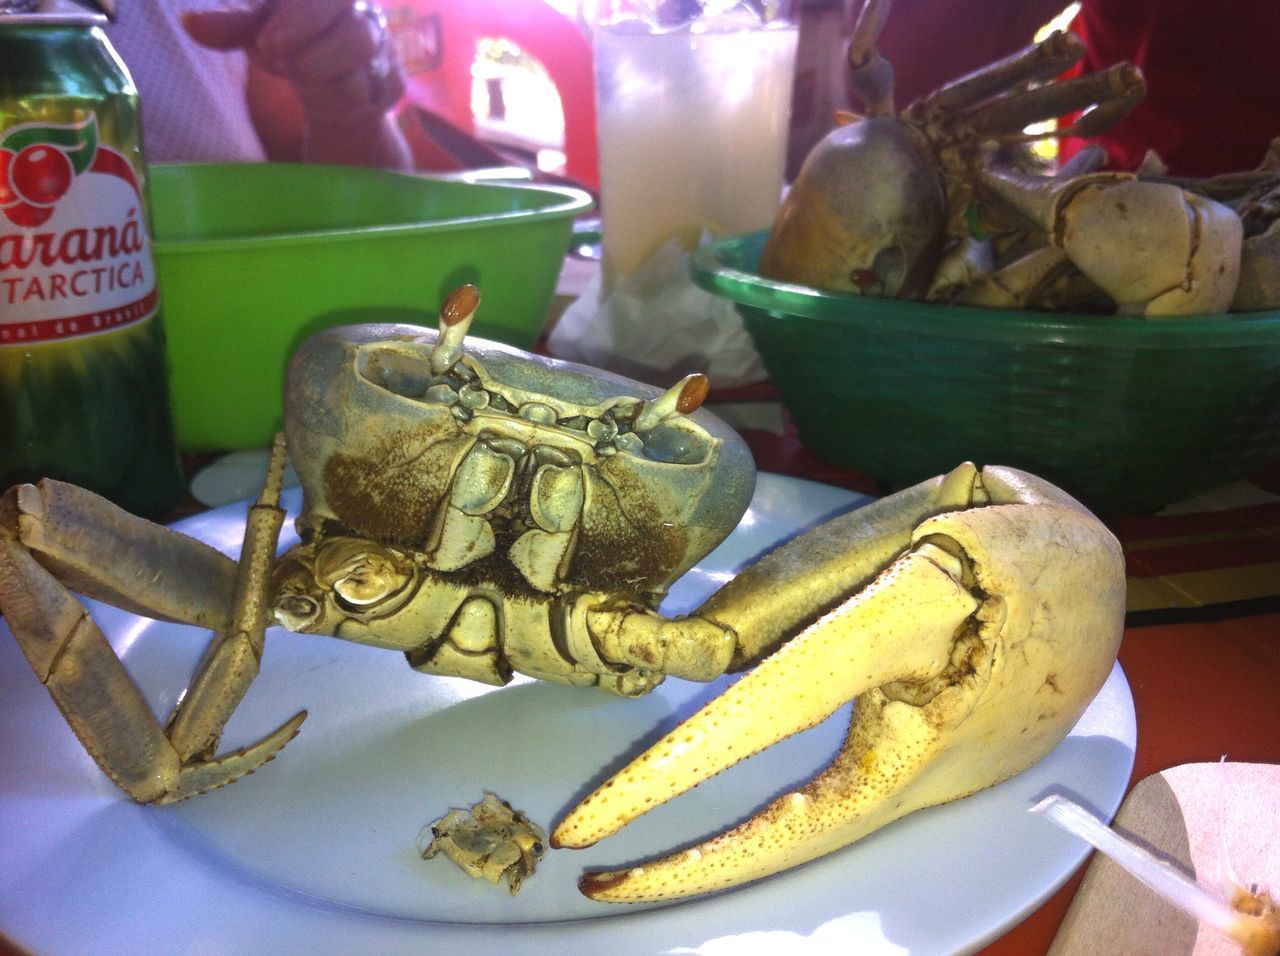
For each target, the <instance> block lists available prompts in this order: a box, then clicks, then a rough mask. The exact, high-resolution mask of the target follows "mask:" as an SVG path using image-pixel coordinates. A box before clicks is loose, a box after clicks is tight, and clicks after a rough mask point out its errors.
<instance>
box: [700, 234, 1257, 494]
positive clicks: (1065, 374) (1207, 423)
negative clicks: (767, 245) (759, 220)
mask: <svg viewBox="0 0 1280 956" xmlns="http://www.w3.org/2000/svg"><path fill="white" fill-rule="evenodd" d="M764 238H765V236H764V234H763V233H761V234H755V235H751V236H743V237H739V238H735V239H729V240H725V241H722V242H717V243H713V244H710V245H707V246H704V247H702V248H701V249H699V250H698V251H697V252H696V253H695V255H694V266H693V268H694V278H695V281H696V282H697V283H698V284H700V285H701V286H702V287H703V288H706V289H708V290H709V291H711V292H713V293H715V294H717V295H720V296H723V297H725V298H728V299H730V300H732V301H733V302H734V303H736V305H737V307H738V310H739V311H740V312H741V314H742V316H743V319H744V321H745V323H746V326H747V329H748V331H749V332H750V334H751V336H752V338H753V339H754V341H755V344H756V347H757V349H758V350H759V352H760V354H761V357H762V358H763V360H764V363H765V366H766V367H767V369H768V371H769V374H770V376H771V377H772V379H773V381H774V383H775V385H776V387H777V389H778V391H779V394H780V395H781V397H782V400H783V402H784V404H785V405H786V407H787V409H788V411H789V412H790V414H791V417H792V420H793V421H794V422H795V425H796V430H797V432H798V433H799V436H800V440H801V441H802V442H803V443H804V444H805V445H806V446H807V447H809V448H810V449H811V450H812V451H814V452H815V453H817V454H818V455H820V456H821V457H823V458H825V459H827V460H828V461H831V462H834V463H836V464H839V465H843V466H846V467H849V468H853V469H856V470H858V471H861V472H863V473H865V474H868V475H870V476H872V477H874V478H876V479H879V480H880V481H882V482H883V483H885V484H886V485H887V486H889V487H890V488H900V487H903V486H906V485H909V484H912V483H913V482H916V481H920V480H922V479H924V478H927V477H930V476H932V475H937V474H940V473H942V472H944V471H946V470H947V469H949V468H952V467H954V466H955V465H956V464H958V463H959V462H961V461H974V462H976V463H978V464H987V463H992V464H1004V465H1013V466H1016V467H1020V468H1023V469H1026V470H1028V471H1031V472H1033V473H1035V474H1038V475H1040V476H1041V477H1043V478H1046V479H1048V480H1050V481H1052V482H1054V483H1055V484H1057V485H1059V486H1060V487H1062V488H1064V489H1065V490H1066V491H1068V492H1070V493H1071V494H1073V495H1075V496H1076V497H1078V498H1079V499H1081V500H1082V501H1083V502H1085V503H1086V504H1087V505H1089V506H1090V507H1091V508H1093V509H1095V510H1097V511H1101V512H1118V511H1148V510H1154V509H1157V508H1160V507H1162V506H1163V505H1166V504H1169V503H1171V502H1175V501H1178V500H1180V499H1182V498H1185V497H1187V496H1189V495H1192V494H1195V493H1197V492H1200V491H1204V490H1207V489H1209V488H1212V487H1214V486H1216V485H1219V484H1222V483H1224V482H1227V481H1232V480H1235V479H1239V478H1244V477H1248V476H1249V475H1250V474H1253V473H1255V472H1256V470H1257V469H1259V468H1260V467H1262V466H1265V465H1268V464H1269V463H1271V462H1273V461H1274V460H1276V459H1277V457H1280V313H1277V312H1256V313H1244V314H1239V315H1222V316H1205V317H1194V318H1178V319H1141V318H1117V317H1108V316H1084V315H1058V314H1045V313H1033V312H1018V311H1006V310H994V309H977V308H961V307H946V306H936V305H929V304H925V303H916V302H901V301H896V300H891V299H873V298H859V297H856V296H848V295H842V294H837V293H826V292H820V291H818V290H815V289H812V288H809V287H807V286H800V285H791V284H787V283H780V282H773V281H770V280H768V279H765V278H762V277H761V276H759V275H757V274H756V272H755V269H756V265H757V263H758V261H759V257H760V250H761V248H762V247H763V245H764Z"/></svg>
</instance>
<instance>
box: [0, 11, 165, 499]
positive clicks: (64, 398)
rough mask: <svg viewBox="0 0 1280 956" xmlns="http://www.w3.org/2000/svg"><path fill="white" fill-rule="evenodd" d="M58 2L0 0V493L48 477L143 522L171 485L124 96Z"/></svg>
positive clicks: (105, 49) (147, 262)
mask: <svg viewBox="0 0 1280 956" xmlns="http://www.w3.org/2000/svg"><path fill="white" fill-rule="evenodd" d="M105 22H106V17H105V15H104V14H103V13H102V12H101V11H99V10H96V9H92V8H89V7H86V6H82V5H80V4H78V3H74V2H71V0H0V491H3V490H4V489H5V488H7V487H8V486H9V485H11V484H15V483H17V482H21V481H34V480H36V479H39V478H43V477H51V478H58V479H61V480H64V481H69V482H73V483H75V484H78V485H82V486H84V487H86V488H90V489H92V490H94V491H97V492H98V493H100V494H102V495H104V496H106V497H108V498H110V499H112V500H113V501H115V502H116V503H118V504H120V505H122V506H123V507H124V508H126V509H128V510H129V511H132V512H134V513H136V514H141V515H145V516H147V517H161V516H164V515H166V514H168V513H169V512H170V510H171V509H172V507H173V506H174V505H175V504H176V503H177V501H178V500H179V498H180V497H181V496H182V494H183V480H182V475H181V471H180V468H179V463H178V454H177V449H176V445H175V441H174V433H173V426H172V420H171V415H170V407H169V386H168V368H167V364H166V358H165V346H164V331H163V323H162V320H161V313H160V304H159V298H158V290H157V287H156V271H155V264H154V261H153V259H152V253H151V237H150V228H149V223H148V216H147V199H146V196H147V194H146V166H145V163H144V162H143V156H142V148H141V143H140V136H139V122H138V93H137V89H136V88H135V87H134V84H133V81H132V80H131V79H130V77H129V74H128V72H127V70H126V69H125V67H124V64H123V63H122V62H121V60H120V58H119V56H117V55H116V53H115V51H114V50H113V49H112V48H111V45H110V43H109V42H108V40H107V37H106V34H105V33H104V32H103V30H102V26H103V24H104V23H105Z"/></svg>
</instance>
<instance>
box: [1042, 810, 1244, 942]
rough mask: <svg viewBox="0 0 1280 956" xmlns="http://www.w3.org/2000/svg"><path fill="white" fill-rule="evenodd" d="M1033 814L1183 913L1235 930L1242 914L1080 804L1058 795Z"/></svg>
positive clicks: (1228, 932) (1210, 923) (1222, 929)
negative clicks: (1087, 846)
mask: <svg viewBox="0 0 1280 956" xmlns="http://www.w3.org/2000/svg"><path fill="white" fill-rule="evenodd" d="M1031 812H1032V813H1039V814H1042V815H1044V816H1046V817H1048V818H1049V819H1050V820H1052V821H1053V822H1054V823H1056V824H1057V825H1058V826H1060V827H1062V828H1063V829H1064V830H1066V831H1067V832H1068V833H1073V834H1075V835H1076V836H1078V837H1079V838H1080V839H1082V840H1084V841H1085V842H1086V843H1089V844H1090V845H1092V846H1094V847H1096V848H1097V849H1098V850H1099V851H1101V852H1102V853H1105V854H1106V855H1107V856H1108V857H1110V858H1111V859H1112V860H1114V861H1115V862H1116V863H1117V864H1119V865H1120V866H1122V867H1124V868H1125V869H1126V870H1128V871H1129V872H1130V873H1132V874H1133V875H1134V876H1135V877H1137V878H1138V879H1139V880H1141V881H1142V882H1143V883H1145V884H1147V886H1149V887H1151V888H1152V889H1153V890H1155V891H1156V892H1157V893H1159V894H1160V895H1161V896H1162V897H1164V898H1165V899H1166V900H1168V901H1169V902H1170V903H1172V904H1173V905H1174V906H1176V907H1178V909H1180V910H1182V911H1183V912H1185V913H1188V914H1190V915H1191V916H1194V917H1195V918H1196V919H1198V920H1200V921H1201V922H1203V923H1206V924H1208V925H1209V926H1212V927H1213V928H1214V929H1217V930H1220V931H1221V932H1223V933H1226V934H1228V935H1231V931H1232V930H1233V929H1234V928H1235V927H1236V924H1237V922H1238V921H1239V919H1240V915H1241V914H1240V913H1238V912H1237V911H1236V910H1234V909H1232V908H1231V907H1230V906H1229V905H1227V904H1226V903H1224V902H1223V901H1222V900H1219V899H1217V898H1216V897H1214V896H1212V895H1210V894H1209V893H1208V892H1207V891H1206V890H1204V889H1203V888H1202V887H1201V886H1200V885H1199V884H1198V883H1196V882H1195V881H1194V880H1192V879H1191V878H1190V877H1188V876H1187V875H1186V874H1185V873H1183V872H1182V871H1181V870H1178V869H1176V868H1175V867H1173V866H1172V865H1170V864H1169V863H1168V862H1166V861H1165V860H1162V859H1160V858H1159V857H1157V856H1155V855H1154V854H1152V853H1150V852H1149V851H1147V850H1145V849H1143V848H1142V847H1140V846H1137V845H1135V844H1133V843H1130V842H1129V841H1128V840H1126V839H1125V838H1124V837H1122V836H1120V835H1119V834H1118V833H1116V832H1115V831H1114V830H1112V829H1111V828H1110V827H1109V826H1107V825H1106V824H1105V823H1103V822H1102V821H1101V820H1099V819H1098V818H1097V817H1095V816H1094V815H1093V814H1091V813H1090V812H1089V811H1088V810H1086V809H1085V808H1084V807H1082V806H1080V805H1079V804H1076V803H1072V802H1071V801H1070V800H1068V799H1066V798H1065V797H1061V796H1058V795H1056V794H1055V795H1053V796H1050V797H1046V798H1045V799H1044V800H1041V801H1040V802H1039V803H1037V804H1036V805H1035V806H1034V807H1032V808H1031Z"/></svg>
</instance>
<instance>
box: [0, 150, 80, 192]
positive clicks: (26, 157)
mask: <svg viewBox="0 0 1280 956" xmlns="http://www.w3.org/2000/svg"><path fill="white" fill-rule="evenodd" d="M74 178H75V170H74V169H73V168H72V166H71V160H70V159H68V158H67V154H66V153H64V152H63V151H62V150H60V149H58V148H57V147H55V146H49V145H47V144H45V143H32V144H31V145H30V146H26V147H23V148H22V149H21V150H19V151H18V154H17V155H16V156H14V157H13V159H12V160H11V161H10V164H9V181H10V182H11V183H12V184H13V188H14V190H15V191H16V192H17V194H18V196H19V197H20V198H21V199H24V200H26V201H27V202H28V203H31V204H32V205H36V206H52V205H53V204H54V203H56V202H57V201H58V200H59V199H61V198H62V197H63V196H65V195H66V193H67V190H68V189H70V188H71V180H72V179H74Z"/></svg>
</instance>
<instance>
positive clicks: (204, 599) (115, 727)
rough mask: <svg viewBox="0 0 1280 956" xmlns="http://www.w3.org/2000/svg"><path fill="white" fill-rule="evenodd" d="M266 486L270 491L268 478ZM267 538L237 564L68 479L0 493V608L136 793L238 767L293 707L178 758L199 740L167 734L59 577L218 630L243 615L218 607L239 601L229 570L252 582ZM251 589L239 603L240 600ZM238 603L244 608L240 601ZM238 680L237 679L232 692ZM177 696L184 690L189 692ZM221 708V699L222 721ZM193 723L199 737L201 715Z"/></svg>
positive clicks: (200, 681)
mask: <svg viewBox="0 0 1280 956" xmlns="http://www.w3.org/2000/svg"><path fill="white" fill-rule="evenodd" d="M273 493H274V494H275V495H276V496H278V493H279V489H278V486H277V487H275V488H274V491H273ZM264 494H265V493H264ZM93 518H96V520H91V519H93ZM274 548H275V539H274V536H273V535H270V534H266V535H262V536H261V540H260V541H259V542H258V544H257V546H251V547H247V548H246V549H245V554H244V560H243V561H242V564H241V569H240V570H239V571H237V566H236V564H235V562H232V561H231V560H230V559H228V558H226V557H225V556H223V555H222V554H220V553H218V552H217V551H215V550H213V549H212V548H209V547H207V546H206V545H203V544H201V543H200V542H197V541H195V540H193V539H190V538H186V537H184V536H183V535H180V534H178V533H176V532H173V531H170V530H168V529H166V528H162V527H159V526H157V525H153V524H151V523H149V522H146V521H143V520H141V519H138V518H134V517H133V516H131V515H128V514H127V513H125V512H123V511H120V510H119V509H117V508H115V507H114V506H113V505H110V504H108V503H107V502H105V501H104V500H102V499H100V498H98V497H97V496H95V495H92V494H90V493H89V492H85V491H83V490H81V489H78V488H74V487H72V486H70V485H63V484H61V483H58V482H42V483H41V485H39V486H31V485H23V486H19V487H17V488H14V489H11V490H10V491H9V492H8V494H6V495H5V497H4V498H3V499H2V500H0V607H2V608H3V611H4V616H5V620H6V621H7V623H8V624H9V627H10V629H11V630H12V631H13V634H14V637H15V638H16V639H17V641H18V644H19V646H20V647H21V648H22V650H23V652H24V653H25V654H26V656H27V659H28V661H29V662H30V663H31V666H32V668H33V669H34V670H35V672H36V676H37V677H38V678H39V679H40V681H41V683H43V684H44V685H45V687H46V688H47V689H48V691H49V693H50V695H51V696H52V697H53V699H54V701H55V702H56V703H57V705H58V708H59V709H60V710H61V711H62V712H63V714H64V716H65V717H66V718H67V722H68V723H69V724H70V725H71V728H72V729H73V730H74V731H75V734H76V736H77V737H79V738H80V741H81V743H82V744H83V745H84V747H85V749H86V751H88V753H89V754H90V756H92V757H93V759H94V760H95V761H96V762H97V764H98V765H99V767H101V768H102V770H103V772H104V773H106V774H107V776H108V777H110V778H111V780H112V781H114V782H115V783H116V784H117V785H118V786H119V787H120V788H121V789H122V790H124V791H125V792H127V793H128V794H129V795H130V796H131V797H133V799H135V800H137V801H138V802H140V803H152V802H162V803H163V802H171V801H173V800H178V799H182V798H183V797H186V796H190V795H192V794H194V793H199V792H202V791H204V790H207V789H210V788H212V787H215V786H220V785H221V784H224V783H229V782H230V781H232V780H234V779H236V778H237V777H240V776H243V775H244V774H246V773H249V772H250V771H252V770H253V769H254V768H255V767H256V766H258V765H259V764H261V763H262V762H264V761H266V760H269V759H270V758H271V757H272V756H273V755H274V754H275V753H276V751H278V750H279V749H280V748H281V747H282V746H284V744H285V743H287V742H288V741H289V740H290V739H291V738H292V737H293V736H294V734H295V733H296V732H297V727H298V725H299V724H300V723H301V721H302V717H303V716H305V715H304V714H300V715H298V716H296V717H294V718H292V719H291V720H290V721H288V722H286V723H285V725H283V726H282V727H280V728H279V729H278V730H276V731H275V732H274V733H273V734H271V735H269V736H268V737H267V738H265V739H264V740H262V741H260V742H258V743H257V744H254V745H252V746H250V747H247V748H244V749H243V750H238V751H235V752H234V753H231V754H228V755H226V756H224V757H221V758H218V759H216V760H203V759H201V760H195V761H192V760H190V759H189V757H190V753H191V752H194V751H195V750H198V749H199V747H192V746H191V745H190V744H187V745H185V746H184V747H182V748H181V750H185V751H187V752H188V753H187V754H185V755H184V754H183V753H182V752H180V749H179V748H176V747H175V746H174V744H173V743H171V742H170V739H169V737H168V736H166V734H165V732H164V730H163V729H162V728H161V726H160V724H159V722H158V721H157V720H156V718H155V715H154V714H153V713H152V712H151V709H150V707H149V705H148V704H147V702H146V700H145V698H144V697H143V696H142V693H141V692H140V691H139V690H138V688H137V685H136V684H134V682H133V680H132V679H131V678H130V677H129V674H128V672H127V671H126V670H125V667H124V665H123V664H122V663H121V661H120V659H119V658H118V657H117V656H116V654H115V651H114V650H113V649H112V647H111V644H110V642H109V641H108V640H107V638H106V636H105V635H104V634H103V633H102V631H101V630H100V629H99V628H98V626H97V625H96V624H95V623H94V621H93V619H92V617H90V615H89V613H88V611H87V610H86V609H85V608H84V607H83V605H81V604H80V602H79V601H78V600H77V599H76V598H75V596H74V595H73V594H72V593H71V592H70V591H69V590H68V585H69V586H70V587H74V588H75V589H76V590H79V591H81V592H82V593H85V594H87V595H89V596H90V597H94V598H98V599H101V600H109V601H112V602H113V603H115V604H117V605H119V606H122V607H124V608H126V609H128V610H131V611H136V612H137V613H140V614H144V615H146V616H149V617H155V618H159V619H164V620H174V621H182V622H185V623H191V624H197V625H200V626H204V627H213V628H215V629H216V630H218V632H219V635H222V634H223V633H225V632H226V631H227V630H228V628H235V630H236V631H240V630H242V629H243V627H244V624H245V620H244V619H245V616H246V612H244V611H241V612H236V613H233V614H232V615H231V619H230V620H229V618H228V610H229V609H232V608H234V607H237V606H239V605H238V604H237V602H236V601H235V600H234V599H233V594H235V593H241V592H244V591H245V590H246V589H245V587H244V584H243V583H238V582H237V578H240V579H241V582H243V581H244V579H248V580H249V581H251V582H254V586H253V587H250V588H249V589H248V590H249V591H250V592H252V591H254V590H256V586H257V585H256V582H257V581H258V579H259V578H260V575H261V570H260V569H261V566H262V563H263V560H264V559H263V553H264V552H265V553H267V554H268V555H270V554H273V553H274ZM104 558H106V559H105V560H104ZM267 560H269V557H268V559H267ZM188 588H189V590H187V589H188ZM126 595H132V597H131V598H126ZM254 601H255V599H250V600H248V601H247V602H245V606H246V607H247V608H252V606H253V605H254ZM247 613H248V614H249V616H250V617H252V616H254V612H253V611H252V610H249V611H248V612H247ZM250 627H252V625H250ZM259 635H260V629H259ZM225 645H226V641H225V640H223V638H222V637H221V636H219V637H218V638H215V642H214V646H215V647H217V648H220V647H222V646H225ZM259 646H260V636H259ZM222 660H225V654H224V653H223V652H220V651H215V652H213V653H212V654H209V655H206V662H207V663H208V666H207V667H206V668H202V674H204V673H209V672H213V671H216V670H219V669H222V670H224V671H225V667H224V666H222V665H220V664H215V663H209V662H216V661H222ZM255 663H256V662H255ZM254 672H256V666H255V668H254ZM249 679H251V677H250V678H249ZM206 680H207V679H206V678H203V677H197V681H196V687H195V688H193V691H194V694H195V697H207V696H209V694H208V690H207V689H202V685H205V682H206ZM247 686H248V681H247V680H245V681H244V682H243V686H242V687H240V688H239V694H243V691H244V688H245V687H247ZM188 698H189V699H193V698H192V695H191V694H189V695H188ZM235 699H236V700H238V699H239V696H238V695H237V696H236V698H235ZM232 706H234V704H232ZM183 709H186V710H188V711H190V710H191V709H192V708H191V707H190V706H187V707H185V708H180V710H183ZM229 713H230V708H229V707H228V708H226V712H225V714H223V715H221V720H222V721H223V722H225V719H226V714H229ZM195 725H199V726H201V728H202V731H201V733H203V736H204V737H205V739H207V737H208V734H207V732H206V731H204V728H205V727H207V722H206V721H203V720H202V721H196V722H195ZM193 726H194V725H193ZM220 726H221V725H220V724H219V727H220ZM201 733H197V734H196V736H201ZM181 736H183V737H188V736H189V734H188V732H186V731H184V732H183V733H182V735H181Z"/></svg>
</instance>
